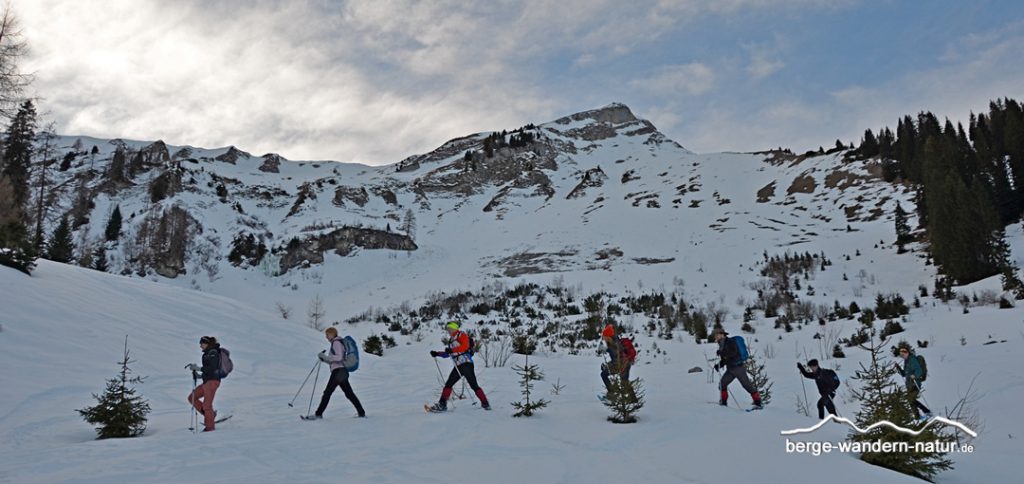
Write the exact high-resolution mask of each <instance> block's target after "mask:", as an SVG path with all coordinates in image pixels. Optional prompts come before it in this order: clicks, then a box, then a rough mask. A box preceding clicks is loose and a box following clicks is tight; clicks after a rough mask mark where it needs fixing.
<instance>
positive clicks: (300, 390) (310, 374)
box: [288, 361, 320, 407]
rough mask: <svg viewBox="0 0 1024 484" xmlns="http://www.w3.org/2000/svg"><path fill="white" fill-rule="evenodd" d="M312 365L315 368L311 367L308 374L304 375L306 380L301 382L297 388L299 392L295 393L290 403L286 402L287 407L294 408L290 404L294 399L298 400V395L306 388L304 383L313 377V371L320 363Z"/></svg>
mask: <svg viewBox="0 0 1024 484" xmlns="http://www.w3.org/2000/svg"><path fill="white" fill-rule="evenodd" d="M314 365H315V366H313V368H310V369H309V374H308V375H306V379H305V380H302V385H301V386H299V391H297V392H295V396H294V397H292V401H290V402H288V406H289V407H294V405H292V404H293V403H295V399H296V398H299V394H300V393H302V389H303V388H305V387H306V382H308V381H309V377H311V376H313V370H315V369H317V368H318V367H320V361H317V362H316V363H314Z"/></svg>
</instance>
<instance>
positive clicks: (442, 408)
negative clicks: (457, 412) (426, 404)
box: [430, 400, 448, 412]
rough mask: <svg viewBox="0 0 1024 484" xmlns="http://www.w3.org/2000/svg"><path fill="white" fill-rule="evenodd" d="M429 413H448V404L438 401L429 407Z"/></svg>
mask: <svg viewBox="0 0 1024 484" xmlns="http://www.w3.org/2000/svg"><path fill="white" fill-rule="evenodd" d="M430 411H431V412H446V411H448V402H446V401H444V400H440V401H438V402H437V403H435V404H433V405H431V406H430Z"/></svg>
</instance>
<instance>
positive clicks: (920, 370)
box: [896, 344, 932, 419]
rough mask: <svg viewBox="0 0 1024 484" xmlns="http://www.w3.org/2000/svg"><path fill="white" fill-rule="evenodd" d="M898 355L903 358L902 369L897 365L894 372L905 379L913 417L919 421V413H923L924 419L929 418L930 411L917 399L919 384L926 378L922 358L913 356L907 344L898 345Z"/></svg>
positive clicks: (919, 389)
mask: <svg viewBox="0 0 1024 484" xmlns="http://www.w3.org/2000/svg"><path fill="white" fill-rule="evenodd" d="M899 355H900V358H903V367H900V365H899V364H898V363H897V364H896V371H898V372H899V373H900V376H902V377H904V379H905V382H906V385H907V397H908V398H909V399H910V402H911V403H912V404H913V407H914V417H916V418H918V419H920V418H921V412H924V416H925V418H931V416H932V411H931V410H929V409H928V407H926V406H924V404H923V403H921V401H920V400H918V399H917V397H918V395H920V394H921V389H922V388H921V383H922V382H924V380H925V378H927V377H928V369H927V367H926V366H925V365H924V364H922V362H923V361H924V358H923V357H921V356H918V355H917V354H915V353H914V350H913V349H911V348H910V345H907V344H902V345H900V347H899Z"/></svg>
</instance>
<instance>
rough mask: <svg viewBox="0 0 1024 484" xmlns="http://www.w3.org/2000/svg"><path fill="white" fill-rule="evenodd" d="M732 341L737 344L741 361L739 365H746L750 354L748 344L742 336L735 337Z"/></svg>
mask: <svg viewBox="0 0 1024 484" xmlns="http://www.w3.org/2000/svg"><path fill="white" fill-rule="evenodd" d="M732 340H733V341H735V342H736V349H737V350H738V351H739V354H740V355H739V361H737V363H744V362H746V361H747V358H749V357H750V354H749V353H747V342H746V341H744V340H743V337H742V336H733V337H732Z"/></svg>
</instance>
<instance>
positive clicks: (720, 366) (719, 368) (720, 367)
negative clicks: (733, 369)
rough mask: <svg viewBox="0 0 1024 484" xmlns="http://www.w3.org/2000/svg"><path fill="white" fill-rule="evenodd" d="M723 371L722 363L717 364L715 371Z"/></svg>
mask: <svg viewBox="0 0 1024 484" xmlns="http://www.w3.org/2000/svg"><path fill="white" fill-rule="evenodd" d="M721 369H722V364H721V363H715V371H718V370H721Z"/></svg>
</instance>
